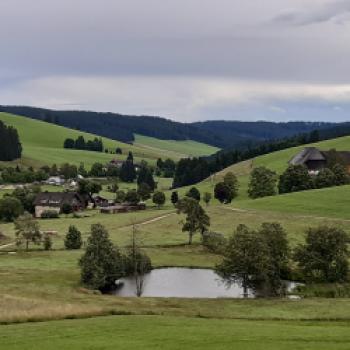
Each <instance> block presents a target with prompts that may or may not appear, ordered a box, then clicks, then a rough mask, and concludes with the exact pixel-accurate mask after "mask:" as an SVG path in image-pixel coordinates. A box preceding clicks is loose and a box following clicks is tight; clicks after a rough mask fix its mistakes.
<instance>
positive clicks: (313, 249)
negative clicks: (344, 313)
mask: <svg viewBox="0 0 350 350" xmlns="http://www.w3.org/2000/svg"><path fill="white" fill-rule="evenodd" d="M348 243H349V236H348V234H347V233H346V232H345V231H344V230H342V229H341V228H338V227H330V226H319V227H316V228H309V229H308V230H307V232H306V241H305V243H304V244H300V245H299V246H298V247H297V248H296V249H295V252H294V260H295V261H296V262H297V263H298V266H299V268H300V269H301V271H302V273H303V275H304V278H305V279H306V280H307V281H311V282H330V283H332V282H344V281H347V280H348V272H349V263H348V259H349V250H348Z"/></svg>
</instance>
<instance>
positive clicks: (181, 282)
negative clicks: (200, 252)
mask: <svg viewBox="0 0 350 350" xmlns="http://www.w3.org/2000/svg"><path fill="white" fill-rule="evenodd" d="M120 282H121V284H120V286H118V288H117V289H116V290H115V291H114V292H113V294H115V295H117V296H121V297H134V296H136V283H135V280H134V279H133V277H127V278H122V279H121V280H120ZM294 286H295V284H293V283H292V282H288V290H291V289H292V288H294ZM142 296H143V297H163V298H171V297H174V298H243V289H242V288H241V287H240V286H239V285H237V284H233V285H232V286H230V287H227V286H226V285H225V284H224V283H223V282H222V281H221V279H220V277H219V276H218V275H217V274H216V273H215V272H214V271H213V270H210V269H191V268H176V267H173V268H162V269H155V270H152V271H151V272H150V273H148V274H146V275H145V276H144V287H143V293H142ZM250 297H254V295H253V294H252V293H250Z"/></svg>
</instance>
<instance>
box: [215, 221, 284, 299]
mask: <svg viewBox="0 0 350 350" xmlns="http://www.w3.org/2000/svg"><path fill="white" fill-rule="evenodd" d="M288 262H289V246H288V240H287V236H286V233H285V231H284V230H283V228H282V227H281V225H279V224H277V223H266V224H263V225H262V226H261V227H260V228H259V229H258V230H252V229H249V228H248V227H247V226H245V225H239V226H238V227H237V230H236V232H235V233H234V234H233V235H232V236H231V237H230V238H229V241H228V244H227V246H226V248H225V251H224V254H223V260H222V262H221V263H220V264H218V265H217V266H216V271H217V273H218V274H219V275H220V276H221V277H222V279H223V280H224V281H225V282H226V283H227V284H232V283H239V284H240V285H241V286H242V288H243V291H244V296H248V290H249V289H251V290H253V291H255V292H259V293H261V294H263V295H265V296H279V295H283V294H284V284H283V281H282V279H283V277H285V274H286V272H287V271H288Z"/></svg>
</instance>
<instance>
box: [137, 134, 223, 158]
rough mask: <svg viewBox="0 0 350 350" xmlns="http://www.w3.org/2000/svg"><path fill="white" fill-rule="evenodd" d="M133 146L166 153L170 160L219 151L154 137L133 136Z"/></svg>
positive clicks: (201, 145)
mask: <svg viewBox="0 0 350 350" xmlns="http://www.w3.org/2000/svg"><path fill="white" fill-rule="evenodd" d="M134 145H135V146H140V147H144V148H146V149H150V150H153V151H157V152H159V154H161V153H164V152H167V153H168V154H169V157H170V158H185V157H200V156H207V155H211V154H214V153H216V152H217V151H219V148H217V147H213V146H210V145H207V144H205V143H201V142H196V141H192V140H186V141H175V140H160V139H156V138H154V137H148V136H143V135H137V134H136V135H135V142H134Z"/></svg>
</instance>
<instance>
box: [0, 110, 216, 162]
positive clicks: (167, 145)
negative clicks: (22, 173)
mask: <svg viewBox="0 0 350 350" xmlns="http://www.w3.org/2000/svg"><path fill="white" fill-rule="evenodd" d="M0 120H2V121H3V122H4V123H5V124H7V125H12V126H14V127H15V128H16V129H17V130H18V132H19V136H20V140H21V142H22V145H23V157H22V159H21V163H22V164H24V165H28V166H29V165H31V166H34V167H36V166H42V165H45V164H48V165H52V164H54V163H56V164H62V163H64V162H68V163H72V164H77V165H79V164H80V163H81V162H82V163H84V164H85V166H87V167H90V166H91V165H92V164H93V163H95V162H101V163H106V162H108V161H110V160H111V159H113V158H115V157H116V155H115V154H108V153H100V152H89V151H80V150H68V149H64V148H63V142H64V140H65V139H66V138H68V137H69V138H73V139H76V138H77V137H78V136H79V135H83V136H84V138H85V139H86V140H88V139H92V138H94V137H96V135H93V134H89V133H85V132H81V131H77V130H72V129H69V128H65V127H62V126H58V125H55V124H51V123H47V122H43V121H39V120H34V119H29V118H25V117H22V116H16V115H12V114H7V113H1V112H0ZM102 140H103V144H104V146H105V148H107V149H109V150H112V151H115V149H116V148H117V147H119V148H121V149H122V151H123V155H118V156H117V157H118V158H120V159H125V158H126V156H127V154H128V152H129V151H132V152H133V154H134V156H135V160H136V161H141V159H144V160H146V161H148V162H149V163H151V164H153V163H155V161H156V160H157V159H158V158H163V159H166V158H172V159H174V160H178V159H180V158H182V157H187V156H190V155H192V152H194V154H193V155H207V154H211V153H213V152H215V151H216V150H217V148H215V147H212V146H208V145H206V144H202V143H198V142H194V141H174V140H169V141H165V140H157V139H155V138H145V137H141V138H139V142H137V144H135V145H132V144H127V143H123V142H119V141H115V140H111V139H108V138H104V137H103V138H102Z"/></svg>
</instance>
